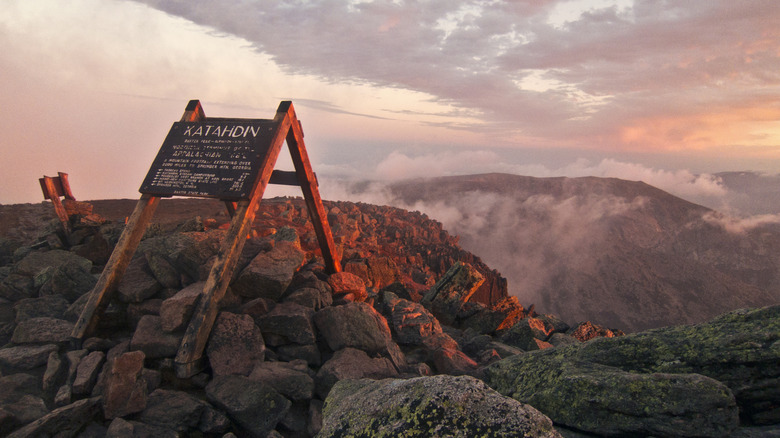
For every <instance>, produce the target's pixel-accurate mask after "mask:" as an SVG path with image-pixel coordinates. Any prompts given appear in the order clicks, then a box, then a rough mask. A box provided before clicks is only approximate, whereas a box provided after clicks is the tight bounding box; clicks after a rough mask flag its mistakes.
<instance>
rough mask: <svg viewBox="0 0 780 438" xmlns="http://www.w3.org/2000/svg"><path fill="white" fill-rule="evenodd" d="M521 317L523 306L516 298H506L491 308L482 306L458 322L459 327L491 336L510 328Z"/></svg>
mask: <svg viewBox="0 0 780 438" xmlns="http://www.w3.org/2000/svg"><path fill="white" fill-rule="evenodd" d="M522 317H523V306H522V305H520V302H519V301H518V300H517V297H506V298H504V299H502V300H501V301H499V302H498V303H497V304H496V305H495V306H493V307H488V306H485V305H482V307H481V309H480V311H478V312H476V313H474V314H472V315H471V316H469V317H468V318H466V319H465V320H463V321H460V324H459V327H460V328H463V329H467V328H471V329H472V330H474V331H475V332H477V333H480V334H491V333H493V332H496V331H501V330H506V329H508V328H509V327H512V326H513V325H515V324H516V323H517V321H519V320H520V319H521V318H522Z"/></svg>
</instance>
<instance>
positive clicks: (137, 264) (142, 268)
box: [117, 256, 162, 303]
mask: <svg viewBox="0 0 780 438" xmlns="http://www.w3.org/2000/svg"><path fill="white" fill-rule="evenodd" d="M160 289H162V285H161V284H160V283H159V282H158V281H157V279H156V278H154V275H152V273H151V271H150V270H149V266H147V264H146V258H144V257H142V256H136V257H133V259H132V260H131V261H130V264H129V265H127V269H126V270H125V274H124V275H123V276H122V279H121V280H120V281H119V285H118V286H117V297H118V298H119V300H121V301H122V302H125V303H140V302H141V301H143V300H145V299H147V298H151V297H152V296H153V295H154V294H156V293H157V292H158V291H159V290H160Z"/></svg>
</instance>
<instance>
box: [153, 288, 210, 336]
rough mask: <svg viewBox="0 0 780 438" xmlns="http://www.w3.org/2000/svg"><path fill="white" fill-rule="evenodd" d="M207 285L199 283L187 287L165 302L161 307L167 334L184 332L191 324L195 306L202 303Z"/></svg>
mask: <svg viewBox="0 0 780 438" xmlns="http://www.w3.org/2000/svg"><path fill="white" fill-rule="evenodd" d="M205 284H206V283H204V282H200V281H199V282H197V283H192V284H191V285H189V286H187V287H185V288H184V289H182V290H180V291H179V292H177V293H176V295H174V296H172V297H170V298H168V299H167V300H164V301H163V302H162V305H161V306H160V317H161V318H162V321H161V325H162V329H163V330H165V331H166V332H174V331H177V330H184V329H186V328H187V325H188V324H189V323H190V319H191V318H192V313H193V312H194V311H195V306H197V305H198V301H200V294H201V293H202V292H203V287H204V286H205Z"/></svg>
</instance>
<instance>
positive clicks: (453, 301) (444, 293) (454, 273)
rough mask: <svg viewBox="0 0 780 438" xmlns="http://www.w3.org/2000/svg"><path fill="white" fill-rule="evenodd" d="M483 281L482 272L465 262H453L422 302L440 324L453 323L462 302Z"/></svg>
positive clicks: (463, 302)
mask: <svg viewBox="0 0 780 438" xmlns="http://www.w3.org/2000/svg"><path fill="white" fill-rule="evenodd" d="M484 281H485V279H484V277H483V276H482V274H480V273H479V271H477V270H476V269H474V268H473V267H472V266H471V265H469V264H466V263H461V262H458V263H455V264H454V265H452V267H451V268H450V269H449V270H448V271H447V273H445V274H444V275H443V276H442V277H441V278H440V279H439V281H438V282H436V284H435V285H434V286H433V287H432V288H431V289H430V290H429V291H428V292H427V293H426V294H425V296H424V297H423V299H422V304H423V305H425V307H426V308H428V309H429V310H430V311H431V313H433V315H434V316H435V317H436V319H438V320H439V322H441V323H442V324H445V325H453V324H454V323H455V317H456V315H458V312H459V311H460V309H461V307H462V306H463V304H465V303H466V302H468V300H469V298H471V296H472V295H473V294H474V292H476V291H477V289H479V287H480V286H481V285H482V283H483V282H484Z"/></svg>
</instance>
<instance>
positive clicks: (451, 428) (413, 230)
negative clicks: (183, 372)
mask: <svg viewBox="0 0 780 438" xmlns="http://www.w3.org/2000/svg"><path fill="white" fill-rule="evenodd" d="M134 203H135V201H128V200H125V201H95V202H92V205H93V214H90V215H83V216H74V217H73V218H72V221H73V232H72V234H70V236H68V237H67V238H65V237H64V236H63V235H62V234H61V233H59V232H58V228H57V222H56V220H54V219H53V214H52V213H51V211H50V208H51V206H50V205H47V204H36V205H16V206H0V226H1V229H2V237H0V345H2V348H0V434H1V435H3V436H13V437H26V436H62V437H66V436H73V437H103V436H110V437H119V436H121V437H130V436H134V437H147V436H155V437H157V436H163V437H165V436H171V437H174V436H204V437H212V436H213V437H231V436H251V437H269V436H270V437H280V436H282V437H306V436H323V437H331V436H332V437H336V436H365V437H368V436H372V437H373V436H387V437H390V436H460V437H471V436H518V437H523V436H527V437H559V436H565V437H584V436H640V437H641V436H646V437H649V436H654V437H665V436H668V437H677V436H690V437H710V436H711V437H729V436H738V437H739V436H742V437H752V436H756V437H758V436H780V384H778V382H780V367H778V365H777V364H778V363H780V342H779V341H778V340H779V339H780V306H774V307H764V308H757V309H750V310H739V311H733V312H729V313H727V314H725V315H722V316H720V317H717V318H715V319H712V320H711V321H708V322H704V323H701V324H697V325H690V326H677V327H668V328H661V329H657V330H652V331H645V332H639V333H635V334H631V335H624V334H623V332H621V331H620V330H619V328H620V327H617V328H609V327H605V326H602V325H599V323H600V321H599V320H598V319H596V320H594V321H592V322H590V321H563V320H562V319H561V318H559V317H556V316H554V315H550V314H538V313H537V312H536V311H535V310H534V309H533V308H525V307H523V305H521V303H520V302H519V301H518V300H517V298H514V297H511V296H509V295H508V294H507V282H506V280H505V279H504V278H503V277H502V276H501V274H499V273H498V272H497V271H495V270H493V269H491V268H489V267H488V266H486V265H485V264H484V263H482V261H481V260H480V259H479V258H478V257H476V256H474V255H473V254H471V253H469V252H467V251H464V250H463V249H461V248H460V247H459V246H458V243H457V239H456V238H453V237H452V236H450V235H449V234H448V233H447V232H446V231H445V230H444V229H443V228H442V225H441V224H440V223H438V222H436V221H433V220H431V219H429V218H428V217H426V216H425V215H423V214H421V213H417V212H408V211H405V210H400V209H396V208H392V207H383V206H376V205H369V204H355V203H348V202H326V208H327V210H328V221H329V222H330V224H331V227H332V229H333V233H334V240H335V242H336V243H337V246H338V247H339V251H340V253H341V254H340V256H341V260H342V264H343V266H344V271H343V272H342V273H338V274H333V275H327V274H326V273H325V272H324V269H323V266H322V262H321V258H320V257H319V256H318V249H317V248H318V246H317V242H316V238H315V235H314V232H313V229H312V227H311V225H310V223H309V221H308V218H307V214H306V210H305V207H304V204H303V202H302V201H301V200H299V199H286V198H285V199H272V200H264V201H263V203H262V204H261V209H260V211H259V212H258V214H257V218H256V221H255V223H254V227H253V231H252V233H251V236H250V238H249V239H248V240H247V242H246V245H245V246H244V251H243V253H242V256H241V260H240V262H239V266H238V268H237V270H236V272H235V274H234V277H233V281H232V283H231V286H230V288H229V289H228V293H227V294H226V295H225V297H224V298H223V300H222V301H221V303H220V312H219V314H218V316H217V319H216V322H215V324H214V327H213V329H212V331H211V336H210V338H209V341H208V344H207V347H206V351H205V353H204V354H205V357H206V358H207V360H208V367H207V368H206V369H205V371H203V372H201V373H199V374H197V375H195V376H193V377H192V378H187V379H182V378H177V377H176V375H175V373H174V357H175V356H176V353H177V351H178V348H179V345H180V343H181V339H182V336H183V332H184V330H185V328H186V326H187V324H188V322H189V319H190V317H191V316H192V312H193V309H194V307H195V305H196V303H197V300H198V299H199V294H200V291H201V290H202V288H203V281H204V280H205V279H206V277H207V275H208V272H209V268H210V265H211V262H212V261H213V258H214V255H215V253H216V252H217V250H218V247H219V244H220V243H221V241H222V239H224V235H225V231H224V229H225V228H226V223H227V221H228V217H227V215H226V213H225V212H224V211H223V209H224V206H223V205H221V204H220V203H218V202H215V201H210V200H193V199H175V200H165V201H163V203H162V205H161V206H160V208H159V210H158V212H157V214H156V216H155V223H154V224H153V225H152V226H151V227H150V228H149V230H148V231H147V233H146V235H145V237H144V239H143V240H142V242H141V244H140V246H139V248H138V250H137V251H136V253H135V256H134V258H133V260H132V262H131V264H130V266H129V267H128V270H127V273H126V274H125V275H124V277H123V280H122V282H121V284H120V285H119V288H118V290H117V293H116V297H115V299H114V300H113V301H112V303H111V304H110V305H109V307H108V309H107V310H106V313H105V314H104V315H103V317H102V318H101V320H100V321H101V324H100V327H99V328H98V330H97V332H96V333H94V335H93V336H92V337H90V338H88V339H86V340H85V342H84V343H83V345H82V346H81V348H80V349H75V348H73V346H72V344H71V342H70V335H71V330H72V329H73V324H74V322H75V321H76V319H77V318H78V316H79V314H80V312H81V309H82V308H83V306H84V304H85V302H86V299H87V297H88V294H89V292H90V290H91V289H92V288H93V287H94V285H95V282H96V278H97V276H98V275H99V273H100V272H101V270H102V268H103V265H104V264H105V263H106V261H107V259H108V257H109V255H110V253H111V250H112V248H113V245H114V244H115V243H116V241H117V239H118V237H119V235H120V234H121V232H122V229H123V227H124V218H125V217H126V216H128V215H129V214H130V212H131V211H132V208H133V206H134ZM602 305H603V306H608V305H609V303H607V302H604V303H602Z"/></svg>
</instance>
